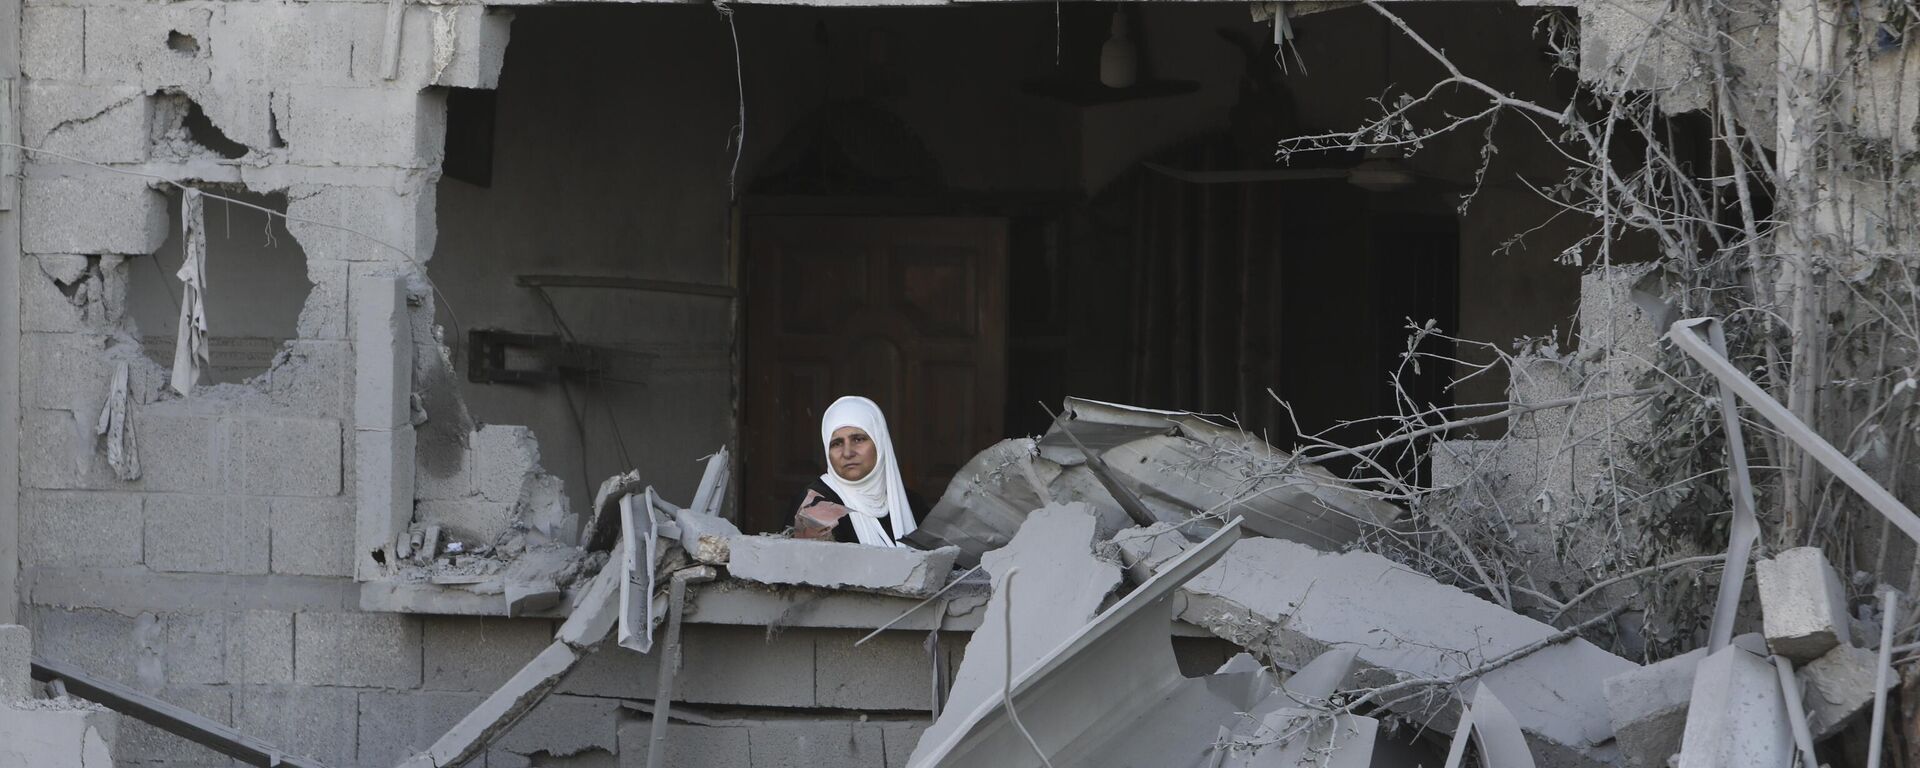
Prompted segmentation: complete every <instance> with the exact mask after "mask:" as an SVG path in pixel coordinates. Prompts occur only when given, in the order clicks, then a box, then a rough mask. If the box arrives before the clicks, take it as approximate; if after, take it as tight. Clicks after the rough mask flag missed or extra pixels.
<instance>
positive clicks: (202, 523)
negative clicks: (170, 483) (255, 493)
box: [146, 494, 271, 574]
mask: <svg viewBox="0 0 1920 768" xmlns="http://www.w3.org/2000/svg"><path fill="white" fill-rule="evenodd" d="M267 526H268V519H267V501H266V500H265V499H250V498H242V497H237V496H184V495H176V494H155V495H153V496H149V497H148V498H147V525H146V563H147V567H149V568H152V569H154V570H156V571H181V572H187V573H230V574H245V573H266V572H267V570H268V568H267V566H268V558H269V556H270V554H271V553H270V552H269V549H270V546H271V545H270V543H269V539H268V527H267Z"/></svg>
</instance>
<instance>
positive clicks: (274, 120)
mask: <svg viewBox="0 0 1920 768" xmlns="http://www.w3.org/2000/svg"><path fill="white" fill-rule="evenodd" d="M286 146H287V137H285V136H281V135H280V113H278V112H275V111H273V107H272V106H268V107H267V147H268V148H270V149H282V148H285V147H286Z"/></svg>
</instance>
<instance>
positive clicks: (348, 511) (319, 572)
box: [268, 499, 354, 576]
mask: <svg viewBox="0 0 1920 768" xmlns="http://www.w3.org/2000/svg"><path fill="white" fill-rule="evenodd" d="M268 506H269V507H270V509H271V510H272V512H271V517H270V519H271V520H272V529H273V562H272V563H270V567H271V569H272V571H273V572H274V573H290V574H298V575H304V576H352V575H353V535H354V531H353V514H354V513H353V506H352V505H351V504H349V503H348V502H346V501H344V500H339V499H274V500H272V501H271V502H269V503H268Z"/></svg>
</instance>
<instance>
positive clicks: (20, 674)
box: [0, 624, 33, 707]
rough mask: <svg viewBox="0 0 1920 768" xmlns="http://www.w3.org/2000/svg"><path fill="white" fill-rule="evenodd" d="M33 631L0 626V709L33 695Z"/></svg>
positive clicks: (5, 625)
mask: <svg viewBox="0 0 1920 768" xmlns="http://www.w3.org/2000/svg"><path fill="white" fill-rule="evenodd" d="M32 662H33V630H31V629H27V628H26V627H24V626H21V625H19V624H0V707H4V706H5V705H6V701H7V700H8V699H24V698H27V697H29V696H32V695H33V668H32Z"/></svg>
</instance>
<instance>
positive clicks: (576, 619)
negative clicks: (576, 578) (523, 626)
mask: <svg viewBox="0 0 1920 768" xmlns="http://www.w3.org/2000/svg"><path fill="white" fill-rule="evenodd" d="M625 556H626V543H625V542H621V543H618V544H615V545H613V556H612V557H609V558H607V564H606V565H603V566H601V567H600V573H599V574H598V575H595V576H594V577H593V579H592V580H591V581H589V582H587V587H586V589H583V590H581V591H580V593H579V594H578V595H577V596H575V598H574V601H573V610H572V612H570V613H568V614H567V620H566V621H565V622H563V623H562V624H561V625H560V631H558V632H555V633H554V635H553V637H554V639H556V640H559V641H561V642H564V643H566V644H567V645H570V646H573V647H575V648H580V649H585V648H588V647H591V646H593V645H594V644H596V643H599V642H600V641H601V640H605V639H606V638H607V633H608V632H612V631H613V625H614V623H615V622H617V621H619V619H620V582H621V581H622V575H623V572H622V570H621V568H620V563H621V562H622V559H623V558H625Z"/></svg>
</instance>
